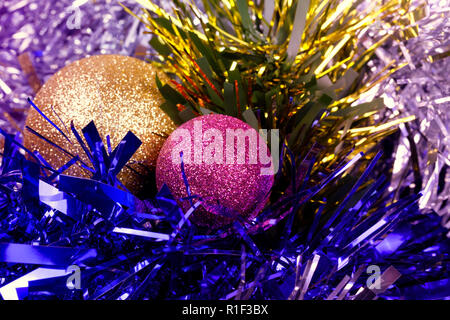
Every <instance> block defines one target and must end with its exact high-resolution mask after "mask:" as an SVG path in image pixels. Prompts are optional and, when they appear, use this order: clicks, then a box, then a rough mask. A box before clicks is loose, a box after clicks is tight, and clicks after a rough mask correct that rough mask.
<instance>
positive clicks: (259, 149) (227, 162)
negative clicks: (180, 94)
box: [156, 114, 274, 228]
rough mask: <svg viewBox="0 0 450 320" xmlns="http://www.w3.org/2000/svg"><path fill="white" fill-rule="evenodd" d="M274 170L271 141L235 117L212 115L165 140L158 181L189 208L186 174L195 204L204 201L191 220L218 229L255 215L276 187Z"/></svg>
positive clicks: (159, 184)
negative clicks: (270, 149) (274, 186)
mask: <svg viewBox="0 0 450 320" xmlns="http://www.w3.org/2000/svg"><path fill="white" fill-rule="evenodd" d="M180 153H182V160H183V161H182V162H181V157H180ZM181 163H183V166H184V176H183V170H182V166H181ZM273 172H274V170H273V167H272V158H271V156H270V152H269V150H268V148H267V142H266V140H265V139H263V138H262V136H261V135H259V133H258V132H257V131H256V130H255V129H253V128H252V127H250V126H249V125H248V124H246V123H245V122H243V121H241V120H239V119H236V118H234V117H230V116H225V115H220V114H209V115H205V116H201V117H197V118H194V119H192V120H190V121H188V122H186V123H184V124H183V125H181V126H180V127H179V128H178V129H177V130H175V131H174V132H173V133H172V135H171V136H170V137H169V138H168V139H167V141H166V142H165V143H164V146H163V148H162V149H161V152H160V155H159V157H158V162H157V166H156V183H157V186H158V188H161V187H162V186H163V184H166V185H167V186H168V187H169V189H170V191H171V192H172V194H173V195H174V196H175V198H177V199H178V201H179V203H180V205H181V207H182V208H183V210H185V211H186V210H187V209H189V208H190V206H191V203H190V202H189V201H188V200H183V199H182V198H186V197H188V192H187V188H186V183H185V181H184V177H185V178H186V180H187V185H188V186H189V195H191V196H192V197H194V199H192V203H195V202H196V201H199V200H200V201H202V205H201V207H200V208H199V209H197V211H196V212H195V213H194V214H193V216H191V221H193V222H195V223H196V224H198V225H202V226H208V227H210V228H217V227H221V226H223V225H225V224H228V223H230V222H232V221H234V220H236V218H237V216H238V215H241V216H242V217H243V218H247V219H248V218H252V217H254V216H256V215H257V214H258V213H259V212H260V211H261V210H262V208H263V207H264V205H265V202H266V199H267V197H268V195H269V193H270V190H271V188H272V185H273V181H274V177H273ZM195 197H199V198H195Z"/></svg>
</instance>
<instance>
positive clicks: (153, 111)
mask: <svg viewBox="0 0 450 320" xmlns="http://www.w3.org/2000/svg"><path fill="white" fill-rule="evenodd" d="M155 76H156V69H155V68H154V67H152V66H151V65H149V64H147V63H145V62H143V61H140V60H138V59H135V58H131V57H125V56H119V55H99V56H92V57H89V58H85V59H82V60H79V61H76V62H74V63H72V64H70V65H68V66H66V67H64V68H63V69H61V70H60V71H58V72H57V73H56V74H55V75H54V76H52V77H51V78H50V79H49V80H48V81H47V82H46V84H45V85H44V86H43V87H42V88H41V89H40V90H39V92H38V93H37V95H36V98H35V99H34V102H33V105H34V106H35V108H32V109H31V110H30V112H29V114H28V118H27V122H26V126H27V128H29V129H28V130H25V133H24V136H25V139H24V144H25V147H26V148H27V149H29V150H32V151H35V152H36V154H37V155H38V156H40V157H43V158H44V159H45V160H46V161H47V162H48V164H49V165H50V166H51V167H52V168H53V169H56V170H57V169H59V168H61V167H62V166H64V165H65V164H66V163H67V162H68V161H69V160H71V159H72V158H73V157H74V156H75V155H80V160H81V161H80V162H79V163H76V164H75V165H74V166H72V167H70V168H68V170H67V171H66V172H65V173H68V174H72V175H75V176H80V177H87V176H89V175H90V172H89V171H90V170H89V169H88V168H87V167H86V166H85V165H84V166H83V162H84V163H86V162H87V159H88V156H87V155H86V154H85V152H84V151H83V149H82V148H81V147H80V145H77V144H75V143H74V141H76V140H75V136H74V133H73V130H72V129H71V128H72V127H74V128H77V129H81V128H83V127H84V126H86V125H87V124H88V123H89V122H91V121H94V122H95V124H96V125H97V127H98V128H99V133H100V136H101V137H106V135H109V136H108V138H107V139H108V145H109V146H110V148H115V147H116V146H117V144H118V143H119V141H120V140H121V139H122V138H123V137H124V136H125V134H126V133H127V131H128V130H131V131H132V132H133V133H134V134H135V135H137V136H138V137H139V138H140V139H141V140H142V146H141V147H140V148H139V150H138V151H137V153H136V154H135V156H134V157H133V159H132V163H131V164H129V166H128V167H126V168H125V170H124V171H123V172H122V173H121V174H120V175H119V180H120V181H121V182H122V183H123V184H124V185H125V186H126V187H127V188H129V189H131V190H133V191H134V192H140V191H141V190H142V189H143V188H144V185H145V183H146V181H145V180H148V179H149V172H150V170H152V169H153V168H154V167H155V165H156V159H157V156H158V152H159V150H160V149H161V147H162V144H163V142H164V140H165V137H166V136H167V135H169V134H170V133H171V132H172V130H173V129H174V128H175V127H174V124H173V123H172V121H171V120H170V119H169V118H168V117H167V116H166V115H165V114H164V113H163V112H162V111H161V110H160V109H159V105H160V104H161V102H162V97H161V95H160V94H159V93H158V90H157V88H156V84H155ZM42 114H43V115H45V117H46V118H48V119H49V120H50V121H51V122H50V121H48V120H46V118H45V117H43V116H42ZM52 123H53V124H55V126H57V127H59V128H61V129H60V130H61V131H62V132H59V131H58V129H56V128H55V126H54V125H52ZM34 132H38V133H39V134H40V135H42V136H44V137H45V138H46V139H48V140H50V141H51V142H52V143H53V144H49V143H48V142H47V141H46V140H43V139H41V138H40V137H39V136H38V135H36V134H34ZM105 143H106V141H105ZM55 145H56V146H58V147H56V146H55ZM59 147H61V148H63V149H64V150H65V152H61V150H59ZM90 152H94V150H92V149H91V150H90Z"/></svg>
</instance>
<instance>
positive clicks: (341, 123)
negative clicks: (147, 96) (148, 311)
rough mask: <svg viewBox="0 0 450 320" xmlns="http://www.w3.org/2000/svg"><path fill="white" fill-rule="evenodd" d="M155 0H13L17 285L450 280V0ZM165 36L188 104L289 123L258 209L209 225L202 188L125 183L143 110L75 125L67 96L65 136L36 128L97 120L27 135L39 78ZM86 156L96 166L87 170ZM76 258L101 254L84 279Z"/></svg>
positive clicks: (218, 289) (392, 286)
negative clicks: (135, 118) (135, 116)
mask: <svg viewBox="0 0 450 320" xmlns="http://www.w3.org/2000/svg"><path fill="white" fill-rule="evenodd" d="M139 2H140V3H141V4H142V6H143V7H144V8H145V9H144V13H143V15H142V17H139V19H140V21H141V22H142V23H140V22H139V20H137V19H135V20H133V19H134V18H133V17H132V16H131V15H130V16H129V17H127V16H126V15H125V13H124V11H122V10H120V8H119V5H118V4H115V3H110V2H109V1H106V2H105V1H103V0H97V1H87V2H84V1H82V2H80V3H77V5H78V6H79V7H74V6H75V4H74V3H73V1H68V0H62V1H58V2H54V1H48V0H42V1H41V0H39V1H34V0H23V1H20V3H18V2H15V1H14V0H5V1H3V2H1V3H0V9H1V10H2V12H3V13H5V14H2V15H1V16H0V24H1V26H7V27H6V28H2V29H1V30H2V35H4V36H6V39H5V41H3V42H2V47H1V48H0V76H1V79H0V98H1V102H0V108H1V111H2V112H1V113H0V140H1V141H0V146H1V148H2V149H0V158H1V166H0V296H1V298H3V299H20V300H23V299H28V300H33V299H82V300H101V299H105V300H106V299H107V300H138V299H158V300H160V299H169V300H174V299H179V300H188V299H226V300H230V299H236V300H241V299H259V300H270V299H291V300H294V299H301V300H322V299H328V300H361V299H379V300H382V299H383V300H392V299H402V300H405V299H448V298H449V297H450V291H449V290H450V271H449V270H450V267H449V262H450V257H449V252H450V249H449V248H450V243H449V238H448V229H447V228H446V227H445V223H446V221H445V220H442V218H441V217H440V216H439V215H437V214H436V212H439V214H442V215H443V216H445V215H446V214H448V205H447V202H448V201H447V199H448V196H447V194H446V190H447V189H448V181H447V180H448V179H446V175H448V170H447V168H448V159H447V158H448V157H447V155H448V152H447V151H448V143H447V142H448V139H445V138H446V137H447V136H448V134H446V132H447V131H448V128H446V125H445V119H446V118H448V116H447V115H446V113H445V110H446V109H445V106H446V105H447V104H448V98H447V96H448V92H449V91H448V89H449V86H448V81H446V75H444V73H445V72H446V70H447V69H448V68H445V66H446V65H447V64H448V58H446V57H448V48H447V45H446V41H447V39H448V30H449V29H448V23H446V22H447V20H448V19H445V18H446V15H447V12H448V4H446V1H434V0H432V1H427V2H426V3H425V2H424V3H421V2H416V1H383V2H377V1H366V0H364V1H340V0H338V1H334V0H325V1H315V0H313V1H295V0H294V1H281V0H280V1H278V0H275V1H272V0H264V1H253V2H252V1H244V0H236V1H228V0H208V1H207V0H205V1H193V2H192V3H191V2H190V1H178V0H174V1H161V3H160V5H161V6H162V7H163V8H164V10H162V9H161V8H159V7H158V6H157V4H158V2H159V1H155V2H149V1H144V0H139ZM123 4H124V5H125V6H127V7H128V8H130V10H129V11H131V13H133V14H134V15H136V16H139V10H138V8H137V7H136V4H135V3H134V1H133V2H128V1H127V0H124V2H123ZM37 13H38V14H37ZM55 13H56V14H55ZM77 23H79V28H77V27H75V26H76V25H77ZM144 25H146V26H147V28H149V31H150V32H151V34H149V33H146V32H144V31H143V26H144ZM151 37H153V38H151ZM148 42H150V44H151V45H152V46H153V47H154V48H155V50H153V51H151V52H150V55H149V56H148V57H149V58H150V59H151V60H152V61H153V63H156V64H157V65H159V67H161V68H163V69H164V70H165V71H166V73H167V74H168V75H169V76H170V78H171V79H169V78H168V77H165V76H164V75H163V73H158V78H156V79H155V82H156V85H157V86H158V88H159V90H160V91H161V93H162V95H163V97H164V99H163V100H164V101H163V105H162V108H163V109H164V111H165V112H166V113H167V114H169V116H170V117H171V118H172V120H173V122H174V123H175V124H177V125H180V126H182V125H183V123H188V122H189V121H193V119H194V118H195V117H199V116H201V115H202V114H210V113H211V112H214V113H217V114H226V115H230V116H233V117H235V118H238V119H241V120H243V121H245V122H247V123H248V124H249V125H250V126H251V127H253V128H255V129H279V130H280V131H279V133H280V135H279V136H280V152H279V153H278V155H279V164H280V170H279V171H276V172H277V173H276V175H275V177H274V186H273V188H272V192H271V195H270V199H269V200H267V202H265V206H264V208H262V209H261V210H260V212H258V213H257V214H255V217H254V218H253V219H245V218H244V217H241V216H238V217H237V219H234V220H233V222H232V223H230V224H226V225H224V226H223V227H221V228H219V229H214V230H212V228H208V229H207V230H206V231H205V229H204V228H203V227H199V226H198V225H197V224H196V223H191V219H192V218H193V217H196V216H200V215H202V214H203V212H201V210H202V207H201V204H202V201H204V199H203V198H202V195H199V194H196V193H193V192H190V196H189V197H187V199H179V198H178V197H174V196H173V195H172V194H171V192H170V190H169V188H168V187H167V185H162V186H161V188H160V190H159V192H158V193H157V194H156V195H154V196H153V195H152V194H151V192H144V195H140V197H139V198H138V197H136V194H135V193H134V192H129V191H127V190H125V189H123V188H122V187H121V186H120V183H118V182H117V179H116V177H117V174H118V173H119V172H121V170H122V174H123V173H124V172H127V171H128V170H130V167H131V166H133V164H132V163H130V162H129V160H130V159H131V158H132V156H133V154H134V152H136V150H138V146H139V144H140V141H139V139H138V137H136V136H135V135H134V134H133V133H131V132H130V131H128V130H131V131H133V126H132V125H129V124H128V125H126V126H124V127H125V128H124V134H123V135H122V136H120V137H118V140H117V142H116V143H118V146H117V148H114V149H113V146H111V147H109V145H108V144H109V142H108V141H110V140H111V139H108V138H107V137H108V135H111V136H112V135H113V134H114V133H115V132H108V131H102V132H101V133H99V131H100V130H97V126H96V123H97V121H95V122H88V123H87V125H86V124H84V125H83V126H80V127H79V128H80V129H81V130H78V129H75V127H74V128H73V129H72V128H67V129H68V130H66V129H65V128H64V126H63V125H62V124H61V121H59V120H58V119H54V118H50V116H52V112H51V113H50V115H47V120H45V118H43V119H41V120H42V121H47V122H48V120H51V121H52V124H50V125H51V128H52V130H53V128H55V129H56V127H58V129H59V130H58V129H56V130H57V131H58V133H59V134H60V136H58V137H56V136H55V137H52V138H51V139H47V138H45V137H43V134H44V132H35V131H30V130H29V129H25V130H28V131H29V132H33V135H34V136H35V137H36V138H39V139H40V142H39V143H45V144H46V145H49V146H50V148H53V149H54V150H53V151H54V153H55V154H56V153H57V152H60V153H61V154H60V156H61V157H66V155H67V153H65V152H64V151H63V150H61V149H59V148H56V147H55V146H54V141H55V140H56V139H59V138H60V139H63V140H64V143H65V141H66V140H65V138H64V136H67V137H69V135H68V133H67V131H68V132H69V133H70V132H71V131H72V133H73V132H77V133H78V132H80V134H79V135H78V137H72V136H70V140H71V141H72V142H73V145H74V146H75V148H77V150H76V152H77V154H73V157H72V156H69V157H68V159H67V161H66V163H65V164H64V165H63V166H62V167H60V168H52V166H51V165H50V164H49V163H48V161H47V160H46V159H45V158H44V157H43V156H42V155H41V154H40V153H33V151H34V150H28V149H27V148H25V147H24V146H23V143H22V141H21V137H20V131H21V130H22V128H23V118H24V115H25V112H24V110H25V109H24V105H26V104H27V97H28V96H30V95H31V89H32V88H38V86H39V85H40V84H39V81H36V80H39V79H38V78H41V79H42V80H46V79H45V78H46V77H47V76H48V75H50V74H53V73H54V72H55V71H56V70H58V69H60V68H61V67H63V66H64V65H66V64H68V63H69V62H71V61H75V60H78V59H80V58H81V57H84V56H87V55H91V54H104V53H121V54H126V55H139V54H140V53H141V52H142V47H141V45H142V44H143V45H144V46H145V45H146V44H147V43H148ZM19 56H20V57H19ZM33 65H34V66H35V67H36V70H32V69H33V68H32V67H33ZM401 67H403V68H401ZM396 69H400V70H397V71H396ZM42 82H45V81H42ZM330 99H331V100H330ZM107 103H108V101H104V104H107ZM36 107H38V109H40V108H41V106H38V105H37V106H36ZM53 107H54V106H53ZM78 107H80V108H81V107H82V106H78ZM42 108H45V106H44V107H42ZM58 115H59V116H61V115H60V114H58ZM412 119H415V120H412ZM53 120H54V121H53ZM90 120H92V119H90ZM194 120H195V119H194ZM49 123H50V122H49ZM76 125H77V124H76ZM66 126H67V124H66ZM127 127H128V128H127ZM99 128H100V124H99ZM397 128H399V129H400V130H399V131H397ZM111 130H112V131H115V130H114V129H111ZM16 132H18V133H17V134H15V133H16ZM11 133H13V134H11ZM168 135H169V133H167V136H168ZM81 136H82V137H84V138H85V139H84V140H83V139H82V138H81ZM269 136H270V135H268V137H269ZM2 138H3V139H2ZM122 138H123V139H122ZM139 138H141V137H139ZM119 141H120V142H119ZM83 145H84V146H85V147H86V148H83V147H82V146H83ZM208 145H209V144H208ZM269 145H270V144H269ZM90 146H93V148H92V150H94V151H91V148H90ZM65 147H67V146H65ZM55 148H56V149H55ZM84 149H86V150H87V152H86V151H85V150H84ZM64 150H65V149H64ZM361 152H363V153H361ZM24 154H26V155H27V156H26V157H25V156H24ZM87 154H89V156H87V158H83V157H85V156H86V155H87ZM275 154H277V153H276V152H273V153H272V156H274V155H275ZM77 156H78V157H79V158H83V159H84V160H82V162H80V161H79V160H78V158H77ZM185 156H186V154H183V157H185ZM30 160H32V161H30ZM181 160H183V161H181ZM184 160H186V159H182V158H181V157H180V163H179V166H180V167H179V168H176V170H177V171H178V172H179V173H180V174H181V177H182V179H183V183H184V184H183V186H184V188H185V189H184V190H185V191H186V193H188V191H187V190H191V186H190V184H189V182H190V180H192V179H189V177H188V176H189V173H188V172H187V170H186V167H187V166H188V164H187V163H185V162H184ZM127 162H128V165H127ZM74 166H82V167H83V168H86V170H87V171H88V172H89V171H92V172H91V173H90V174H89V175H87V176H85V177H77V176H73V175H71V172H72V170H78V169H75V167H74ZM183 166H184V167H183ZM89 168H90V169H89ZM174 168H175V167H174ZM58 169H59V170H58ZM195 177H196V176H195V175H194V178H195ZM148 181H151V182H152V183H154V181H153V180H152V179H149V180H148ZM190 200H191V201H190ZM180 202H181V203H185V207H182V208H180V206H179V203H180ZM186 206H187V207H186ZM261 206H262V205H261ZM74 268H75V269H74ZM70 270H72V271H73V270H75V271H76V270H80V271H81V272H82V280H81V283H80V286H79V289H77V288H78V287H77V288H74V287H68V286H67V280H68V279H69V276H70ZM377 275H379V277H378V276H377ZM374 279H379V280H380V286H373V285H374V281H373V280H374ZM375 282H376V281H375Z"/></svg>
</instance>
